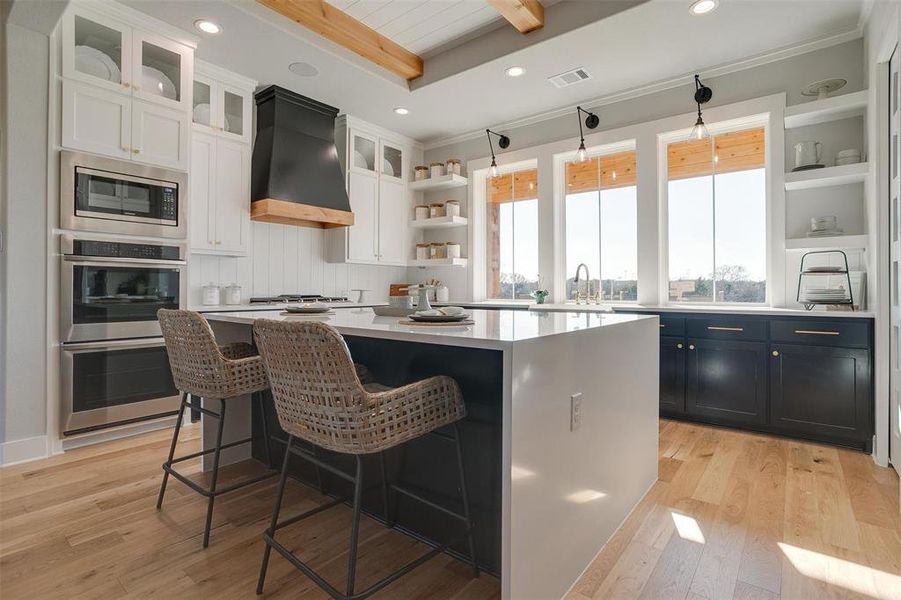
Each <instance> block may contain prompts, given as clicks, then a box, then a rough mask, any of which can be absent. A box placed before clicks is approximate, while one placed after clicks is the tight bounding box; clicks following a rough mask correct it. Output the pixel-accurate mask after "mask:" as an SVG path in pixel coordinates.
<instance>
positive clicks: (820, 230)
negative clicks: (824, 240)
mask: <svg viewBox="0 0 901 600" xmlns="http://www.w3.org/2000/svg"><path fill="white" fill-rule="evenodd" d="M843 233H844V230H843V229H841V228H839V226H838V219H836V218H835V217H834V216H832V215H828V216H823V217H813V218H811V219H810V231H808V232H807V237H829V236H832V235H842V234H843Z"/></svg>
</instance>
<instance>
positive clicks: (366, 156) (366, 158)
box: [348, 129, 381, 174]
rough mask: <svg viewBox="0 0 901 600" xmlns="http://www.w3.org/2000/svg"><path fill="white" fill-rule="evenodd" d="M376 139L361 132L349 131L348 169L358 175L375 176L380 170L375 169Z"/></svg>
mask: <svg viewBox="0 0 901 600" xmlns="http://www.w3.org/2000/svg"><path fill="white" fill-rule="evenodd" d="M378 147H379V143H378V139H377V138H376V137H375V136H373V135H369V134H367V133H363V132H361V131H356V130H353V129H352V130H351V131H350V156H349V157H348V158H349V160H350V169H351V170H352V171H357V172H358V173H371V174H375V173H377V172H378V171H380V170H381V168H376V158H377V157H378V154H379V152H378Z"/></svg>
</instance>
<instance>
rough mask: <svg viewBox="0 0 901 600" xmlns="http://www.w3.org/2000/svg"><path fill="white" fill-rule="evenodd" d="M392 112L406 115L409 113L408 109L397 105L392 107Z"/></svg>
mask: <svg viewBox="0 0 901 600" xmlns="http://www.w3.org/2000/svg"><path fill="white" fill-rule="evenodd" d="M394 114H396V115H408V114H410V111H409V110H407V109H406V108H404V107H403V106H398V107H397V108H395V109H394Z"/></svg>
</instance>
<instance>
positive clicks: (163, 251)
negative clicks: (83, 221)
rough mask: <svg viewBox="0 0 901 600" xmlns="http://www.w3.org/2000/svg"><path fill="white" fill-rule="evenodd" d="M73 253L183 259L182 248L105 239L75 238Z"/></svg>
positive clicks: (77, 254) (115, 256)
mask: <svg viewBox="0 0 901 600" xmlns="http://www.w3.org/2000/svg"><path fill="white" fill-rule="evenodd" d="M72 253H73V254H75V255H76V256H98V257H104V258H110V257H114V258H134V259H138V260H140V259H151V260H181V258H182V256H181V248H179V247H178V246H162V245H158V244H130V243H126V242H111V241H105V240H74V242H73V248H72Z"/></svg>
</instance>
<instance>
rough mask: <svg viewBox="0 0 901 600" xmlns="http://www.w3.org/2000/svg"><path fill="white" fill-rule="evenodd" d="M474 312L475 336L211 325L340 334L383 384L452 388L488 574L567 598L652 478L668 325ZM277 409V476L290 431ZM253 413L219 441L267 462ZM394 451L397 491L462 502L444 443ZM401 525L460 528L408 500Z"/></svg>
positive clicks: (429, 536) (233, 330)
mask: <svg viewBox="0 0 901 600" xmlns="http://www.w3.org/2000/svg"><path fill="white" fill-rule="evenodd" d="M471 313H472V317H473V321H474V324H472V325H469V326H465V327H437V326H410V325H404V324H401V323H400V322H399V319H397V318H389V317H378V316H376V315H375V314H374V313H373V311H372V310H371V309H368V308H362V309H349V310H340V311H335V313H334V314H331V315H327V316H324V317H293V316H283V314H282V313H281V312H280V311H268V312H267V311H258V312H226V313H214V314H208V315H206V316H207V318H208V319H209V321H210V323H211V325H212V327H213V330H214V331H215V333H216V336H217V339H218V340H219V341H220V343H226V342H234V341H251V340H252V326H253V323H254V321H255V320H256V319H291V320H295V319H296V320H308V319H316V320H321V321H323V322H326V323H328V324H330V325H332V326H334V327H335V328H336V329H337V330H338V331H339V332H341V334H342V335H344V337H345V339H346V340H347V344H348V347H349V348H350V351H351V354H352V355H353V358H354V360H355V362H358V363H361V364H364V365H366V366H367V367H368V368H369V369H370V371H371V372H372V373H373V374H374V376H375V378H376V380H378V381H379V382H380V383H383V384H385V385H391V386H395V385H401V384H404V383H408V382H411V381H416V380H419V379H422V378H425V377H428V376H431V375H438V374H443V375H449V376H451V377H454V378H455V379H456V380H457V381H458V383H459V384H460V387H461V389H462V392H463V396H464V398H465V402H466V407H467V416H466V419H465V420H464V422H463V423H462V436H463V446H464V457H465V461H466V471H467V479H468V481H467V483H468V484H469V487H470V498H471V502H472V505H473V519H474V523H475V536H476V543H477V553H478V556H479V563H480V566H482V567H483V569H484V570H486V571H488V572H491V573H494V574H496V575H498V576H499V577H500V579H501V588H502V595H503V597H504V598H517V599H520V598H541V599H546V598H560V597H562V596H563V595H564V594H565V593H566V591H567V590H568V589H569V587H570V586H571V585H572V584H573V583H574V582H575V581H576V579H577V578H578V576H579V575H580V573H581V572H582V571H583V570H584V569H585V568H586V567H587V566H588V565H589V564H590V562H591V560H592V559H593V558H594V556H595V555H596V554H597V552H598V551H599V550H600V549H601V548H602V546H603V545H604V544H605V543H606V541H607V540H608V539H609V538H610V536H611V535H612V534H613V533H614V531H615V530H616V528H617V527H618V526H619V525H620V523H622V521H623V520H624V519H625V517H626V516H627V515H628V514H629V512H630V511H631V510H632V508H633V507H634V506H635V505H636V504H637V503H638V501H639V500H640V499H641V498H642V496H643V495H644V494H645V492H646V491H647V490H648V489H649V488H650V487H651V485H652V484H653V483H654V482H655V481H656V479H657V412H658V364H657V354H658V331H659V325H658V318H657V317H656V316H643V315H613V314H572V313H550V312H545V313H542V312H534V311H508V310H494V311H488V310H473V311H471ZM268 404H269V405H270V409H269V411H268V412H269V414H267V417H268V418H267V422H268V424H269V428H270V431H271V433H272V436H273V438H274V439H275V440H276V441H275V442H273V443H272V445H271V447H272V450H273V456H272V460H273V462H274V463H277V462H278V457H279V456H280V455H281V453H282V452H283V449H282V445H281V443H280V442H279V441H278V440H280V439H283V437H284V434H283V432H282V431H281V430H280V429H279V428H278V426H277V419H276V418H275V416H274V413H273V412H272V407H271V400H270V402H269V403H268ZM250 407H251V403H250V402H240V401H239V402H230V404H229V417H228V421H227V422H226V428H225V437H226V439H225V440H224V441H226V442H227V441H230V440H234V439H240V438H241V437H245V436H247V435H248V433H249V432H251V431H252V432H253V435H254V444H253V455H254V457H256V458H263V457H264V456H265V446H264V444H263V439H262V427H261V426H260V424H259V423H260V420H261V419H260V415H251V410H250ZM242 410H243V411H244V412H243V414H242ZM213 425H214V424H213V423H205V424H204V447H208V446H209V445H210V443H211V440H212V439H214V433H213ZM395 450H397V451H396V452H392V453H391V455H389V457H388V459H389V460H388V463H389V478H391V479H394V480H395V481H400V482H402V483H403V484H404V485H405V486H412V487H415V488H418V489H420V490H422V491H423V492H424V493H425V494H427V495H429V496H430V497H433V498H434V499H435V500H436V501H437V502H440V503H442V504H445V505H448V506H451V507H453V506H455V504H454V503H456V502H459V500H458V498H459V492H458V490H457V485H458V482H457V477H456V471H455V468H454V466H453V465H454V456H453V450H452V448H450V447H448V445H447V442H446V441H445V440H443V439H441V438H440V437H438V436H425V437H423V438H421V439H418V440H414V441H413V442H412V443H410V444H408V445H406V446H405V447H404V448H401V449H395ZM227 452H229V453H230V454H228V455H226V452H223V461H236V460H242V459H245V458H247V452H248V451H247V450H242V449H241V447H236V448H231V449H229V450H228V451H227ZM242 452H244V454H242ZM328 458H329V460H331V461H333V462H334V464H335V465H336V466H339V467H342V468H346V466H345V465H347V466H349V464H350V463H348V462H346V460H345V458H346V457H342V456H339V455H333V456H328ZM296 462H297V463H298V464H297V466H296V473H295V474H296V475H297V476H298V478H300V479H302V480H305V481H309V482H316V484H317V485H318V484H319V483H320V482H319V480H317V474H316V473H315V471H314V470H313V469H312V468H309V467H307V466H306V465H301V464H299V463H300V462H301V461H296ZM380 477H381V476H380V473H379V468H378V462H377V460H376V459H375V458H373V460H372V461H371V464H367V465H366V466H365V472H364V480H368V481H369V482H370V484H372V485H373V489H372V490H371V491H370V492H367V494H364V508H365V510H366V511H367V512H368V513H369V514H371V515H372V516H374V517H376V518H381V516H382V515H381V507H382V505H381V502H380V495H379V494H380V492H379V489H378V486H377V485H375V484H376V483H377V482H378V481H379V480H380ZM322 483H323V484H324V489H325V492H326V493H329V494H342V493H344V492H346V490H345V489H342V487H341V482H339V481H338V480H337V479H334V480H333V479H331V478H328V479H326V478H323V480H322ZM397 524H398V526H399V528H400V529H402V530H404V531H406V532H407V533H410V534H411V535H414V536H416V537H419V538H420V539H425V540H432V541H444V540H447V539H449V538H451V537H455V535H456V533H458V532H457V530H458V529H459V524H457V523H454V522H452V521H449V520H447V519H445V517H444V516H443V515H441V514H440V513H436V512H435V511H434V510H432V509H429V508H427V507H422V506H417V505H416V504H414V503H412V502H399V503H398V510H397ZM299 526H300V527H302V525H299ZM460 554H461V555H465V554H466V553H465V551H464V550H463V548H460Z"/></svg>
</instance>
